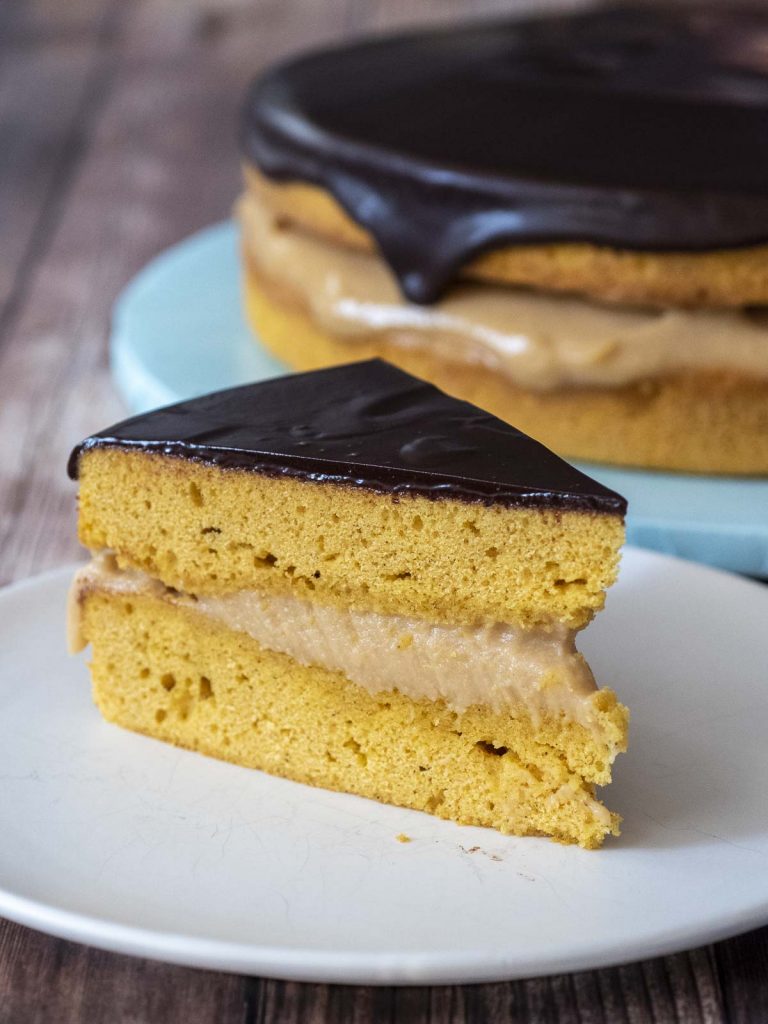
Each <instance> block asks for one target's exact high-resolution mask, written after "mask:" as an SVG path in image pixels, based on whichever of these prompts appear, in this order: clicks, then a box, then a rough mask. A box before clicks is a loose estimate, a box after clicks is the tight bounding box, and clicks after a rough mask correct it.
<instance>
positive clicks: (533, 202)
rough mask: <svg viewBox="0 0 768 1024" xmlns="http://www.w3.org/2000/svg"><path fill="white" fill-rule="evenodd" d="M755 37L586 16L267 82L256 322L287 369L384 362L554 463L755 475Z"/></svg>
mask: <svg viewBox="0 0 768 1024" xmlns="http://www.w3.org/2000/svg"><path fill="white" fill-rule="evenodd" d="M767 28H768V15H766V13H765V12H761V11H760V10H759V9H755V8H752V9H749V10H746V9H744V8H738V9H726V8H725V7H720V8H714V7H711V6H708V5H702V4H698V5H697V4H694V5H686V6H684V7H678V8H672V9H669V8H668V7H667V6H663V7H662V6H660V5H659V6H655V7H654V6H652V7H650V8H649V7H647V6H643V7H642V8H638V9H633V8H631V7H629V8H628V7H620V8H612V9H607V8H601V9H599V10H596V11H590V12H586V13H585V12H580V13H575V14H566V15H559V16H554V17H552V16H550V17H543V18H536V19H529V20H524V21H520V20H515V21H512V20H506V21H500V22H491V23H488V24H480V25H477V24H474V25H469V26H467V25H464V26H457V27H455V28H449V29H437V30H434V29H432V30H425V31H422V32H416V33H409V34H407V35H401V36H391V37H379V38H377V39H373V40H370V41H362V42H355V43H353V44H350V45H347V46H344V47H338V48H335V49H331V50H326V51H317V52H314V53H311V54H308V55H306V56H301V57H298V58H294V59H293V60H291V61H289V62H287V63H285V64H282V65H280V66H278V67H277V68H275V69H273V70H272V71H269V72H267V73H266V74H265V75H262V76H261V77H260V78H259V79H258V80H257V81H256V82H255V83H254V85H253V87H252V89H251V90H250V92H249V95H248V99H247V101H246V104H245V107H244V113H243V122H242V140H243V152H244V157H245V181H246V189H245V192H244V195H243V198H242V200H241V202H240V204H239V216H240V220H241V223H242V227H243V260H244V276H245V296H246V309H247V313H248V317H249V320H250V321H251V323H252V324H253V326H254V327H255V329H256V331H257V333H258V334H259V336H260V337H261V339H262V340H263V341H264V343H265V344H266V345H267V346H268V347H269V348H271V349H272V350H273V351H274V352H275V353H276V354H277V355H278V356H279V357H280V358H282V359H283V360H284V361H286V362H288V363H289V364H290V365H291V366H294V367H297V368H301V369H304V368H311V367H315V366H322V365H329V364H332V363H335V362H339V361H347V360H349V359H353V358H360V359H365V358H369V357H370V356H372V355H376V356H382V357H385V358H386V359H388V360H390V361H392V362H394V363H396V364H398V365H400V366H402V367H403V368H405V369H407V370H409V371H412V372H417V373H421V374H424V375H426V376H427V377H428V378H429V379H430V380H432V381H434V382H435V383H437V384H439V385H440V386H441V387H444V388H446V389H447V390H449V391H450V392H452V393H454V394H456V395H458V396H460V397H464V398H468V399H470V400H472V401H475V402H478V404H480V405H481V406H483V407H485V408H488V409H489V410H491V411H493V412H494V413H495V414H496V415H498V416H501V417H503V418H506V419H508V420H510V419H512V418H514V422H515V423H516V425H517V426H519V427H521V428H522V429H524V430H526V431H527V432H529V433H532V434H533V435H534V436H536V437H538V438H539V439H541V440H542V441H544V442H545V443H547V444H549V445H551V446H553V447H554V448H556V449H557V450H558V451H560V452H562V453H564V454H567V455H572V456H577V457H582V458H592V459H597V460H601V461H606V462H615V463H624V464H627V465H641V466H655V467H660V468H668V469H682V470H689V471H695V472H713V473H742V474H764V473H765V472H768V319H767V318H766V315H765V312H764V307H765V306H766V303H768V271H767V270H766V266H768V263H767V262H766V259H765V254H766V251H767V246H768V189H767V188H766V185H765V182H766V180H768V178H767V177H766V172H767V171H768V145H767V144H766V142H765V139H766V138H767V137H768V133H767V132H766V127H768V73H767V72H766V71H765V67H764V61H763V60H762V57H761V55H760V53H759V52H758V48H757V47H756V44H755V39H757V38H758V37H760V34H761V33H764V32H765V31H766V29H767ZM352 83H354V87H353V85H352ZM447 118H449V119H450V131H447V130H446V127H445V126H446V119H447ZM502 124H503V130H502V129H501V127H500V126H501V125H502ZM289 256H290V258H289ZM297 261H298V262H297ZM305 265H308V266H315V267H317V268H320V267H322V268H324V269H323V270H322V271H321V270H320V269H317V270H316V271H315V272H313V273H310V274H308V275H307V276H306V277H305V278H304V279H303V283H302V281H299V283H298V284H297V280H296V274H295V273H292V268H295V267H297V266H302V267H303V266H305ZM590 325H591V326H592V327H593V328H594V329H593V330H592V329H590ZM593 334H596V335H597V336H598V338H599V339H600V342H599V343H595V341H594V340H591V336H592V335H593Z"/></svg>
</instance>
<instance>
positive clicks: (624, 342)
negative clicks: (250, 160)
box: [238, 192, 768, 391]
mask: <svg viewBox="0 0 768 1024" xmlns="http://www.w3.org/2000/svg"><path fill="white" fill-rule="evenodd" d="M238 215H239V219H240V222H241V224H242V229H243V240H244V247H245V251H246V255H247V259H248V262H249V263H250V264H251V266H252V267H253V268H254V269H255V271H256V272H257V273H258V274H259V275H260V276H261V277H262V278H263V279H264V280H265V281H266V282H267V283H268V284H269V283H271V284H272V285H273V286H274V287H276V288H278V289H280V292H281V294H283V295H288V296H291V297H293V298H294V300H295V301H296V303H297V304H299V305H300V306H301V308H302V309H304V310H305V311H306V312H308V313H309V315H310V317H311V319H312V322H313V323H314V324H315V325H316V326H317V327H318V328H319V329H320V330H322V331H324V332H325V333H327V334H330V335H332V336H333V337H334V339H335V340H337V341H344V342H349V344H350V345H354V343H355V341H362V340H370V339H371V338H376V339H380V340H382V341H385V342H386V343H388V344H391V345H394V346H399V347H404V348H428V349H429V351H430V352H432V353H434V354H435V355H436V356H437V357H438V358H442V359H445V360H448V361H453V362H458V363H464V364H471V365H482V366H485V367H487V368H489V369H491V370H494V371H496V372H500V373H503V374H505V375H506V376H507V377H508V378H509V379H510V380H511V381H512V382H513V383H515V384H518V385H520V386H522V387H525V388H529V389H531V390H540V391H547V390H554V389H557V388H564V387H569V386H570V387H619V386H621V385H625V384H630V383H633V382H635V381H638V380H642V379H644V378H648V377H657V376H661V375H664V374H669V373H674V372H679V371H686V370H688V371H690V370H699V371H704V370H708V371H713V370H714V371H717V370H727V371H736V372H739V373H743V374H746V375H749V376H753V377H758V378H766V377H768V315H767V314H765V313H757V312H749V311H744V310H711V309H709V310H707V309H702V310H696V309H691V310H685V309H661V310H658V309H656V310H654V309H646V308H629V307H617V306H612V305H611V306H609V305H601V304H599V303H597V302H592V301H589V300H588V299H583V298H579V297H577V296H570V295H555V294H551V293H546V292H537V291H534V290H530V289H525V288H518V287H514V286H512V285H493V284H473V283H462V284H460V285H457V286H456V287H454V288H452V289H451V290H450V291H449V293H448V294H447V295H446V296H445V297H444V298H443V299H441V300H440V301H439V302H436V303H435V304H434V305H431V306H418V305H415V304H413V303H410V302H408V301H406V300H404V299H403V297H402V296H401V294H400V291H399V289H398V287H397V283H396V281H395V278H394V277H393V275H392V274H391V272H390V271H389V269H388V267H387V266H386V264H385V263H384V261H383V260H382V259H380V258H379V257H377V256H374V255H370V254H366V253H361V252H356V251H353V250H351V249H347V248H345V247H343V246H341V245H335V244H333V243H331V242H329V241H327V240H324V239H322V238H319V237H317V236H314V235H311V234H308V233H307V232H304V231H301V230H299V229H297V228H295V227H292V226H290V225H287V224H284V223H281V222H280V220H279V218H278V217H277V215H276V214H274V213H273V212H272V211H270V210H269V209H268V207H267V206H266V205H265V204H264V203H263V202H261V201H260V200H259V199H257V198H256V197H255V196H254V195H253V194H252V193H250V192H248V193H246V194H245V195H244V196H243V197H242V199H241V200H240V202H239V204H238Z"/></svg>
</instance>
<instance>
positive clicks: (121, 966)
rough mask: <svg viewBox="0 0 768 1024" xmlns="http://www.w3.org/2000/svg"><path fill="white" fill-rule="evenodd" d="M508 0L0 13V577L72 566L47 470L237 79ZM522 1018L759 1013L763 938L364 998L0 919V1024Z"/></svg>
mask: <svg viewBox="0 0 768 1024" xmlns="http://www.w3.org/2000/svg"><path fill="white" fill-rule="evenodd" d="M512 2H514V0H512ZM509 7H510V2H509V0H495V2H494V0H481V2H476V3H461V0H68V2H67V3H57V2H56V0H28V2H26V3H25V2H24V0H2V3H0V56H1V57H2V61H1V62H0V224H2V247H1V248H0V583H7V582H10V581H11V580H13V579H18V578H21V577H25V576H28V575H30V574H32V573H37V572H40V571H41V570H44V569H47V568H50V567H52V566H56V565H60V564H62V563H66V562H71V561H73V560H74V559H76V558H78V557H80V553H79V551H78V545H77V542H76V539H75V514H74V487H73V485H72V484H71V483H70V482H69V481H68V480H67V478H66V475H65V472H64V465H65V460H66V456H67V453H68V451H69V449H70V448H71V446H72V445H73V444H74V443H75V442H76V441H77V440H79V439H80V438H81V437H83V436H85V435H86V434H88V433H90V432H91V431H93V430H95V429H97V428H101V427H103V426H104V425H105V424H107V423H109V422H111V421H113V420H115V419H117V418H118V417H119V416H120V415H121V414H122V411H123V410H122V409H121V408H120V405H119V402H118V400H117V398H116V396H115V395H114V393H113V391H112V389H111V386H110V381H109V373H108V367H107V334H108V330H109V313H110V307H111V305H112V302H113V299H114V297H115V295H116V294H117V293H118V291H119V290H120V288H121V287H122V286H123V285H124V284H125V282H126V281H127V280H128V278H129V277H130V276H131V275H132V274H133V273H134V272H135V271H137V270H138V269H139V267H141V265H142V264H143V263H144V262H145V261H146V260H147V259H148V258H149V257H151V256H152V255H153V254H155V253H156V252H158V251H159V250H160V249H162V248H163V247H164V246H166V245H168V244H170V243H171V242H175V241H177V240H178V239H179V238H181V237H183V236H184V235H186V234H188V233H189V232H191V231H193V230H195V229H196V228H199V227H201V226H203V225H205V224H208V223H210V222H212V221H215V220H219V219H221V218H222V217H226V216H227V214H228V211H229V209H230V205H231V203H232V200H233V198H234V197H235V195H236V193H237V190H238V169H237V147H236V140H235V122H236V112H237V108H238V103H239V100H240V97H241V95H242V92H243V89H244V86H245V84H246V82H247V80H248V78H249V77H250V75H251V74H252V73H253V72H254V71H255V70H256V69H257V68H259V67H260V66H261V65H263V64H264V63H266V62H267V61H269V60H272V59H274V57H275V56H277V55H279V54H283V53H288V52H290V51H293V50H296V49H299V48H301V47H303V46H305V45H307V44H308V43H310V42H313V43H318V42H323V41H326V40H330V39H334V38H338V37H339V36H342V35H346V34H349V33H356V32H360V31H363V30H366V29H368V28H370V27H375V28H380V27H386V26H391V25H395V24H406V23H412V22H416V21H426V20H436V19H446V18H451V17H454V16H455V15H456V14H457V13H459V12H461V13H463V14H467V13H484V12H487V11H491V10H494V9H495V10H502V9H509ZM0 842H2V836H0ZM523 1020H530V1021H541V1022H544V1021H558V1022H576V1021H579V1022H581V1021H583V1022H594V1024H598V1022H609V1024H613V1022H623V1021H627V1022H630V1021H631V1022H643V1021H664V1022H666V1021H685V1022H689V1021H690V1022H693V1021H697V1022H698V1021H707V1022H714V1021H733V1022H768V929H762V930H761V931H758V932H753V933H752V934H749V935H745V936H742V937H740V938H737V939H732V940H731V941H729V942H722V943H719V944H718V945H716V946H711V947H708V948H705V949H699V950H695V951H693V952H689V953H681V954H679V955H677V956H670V957H665V958H663V959H660V960H654V961H649V962H647V963H642V964H634V965H631V966H627V967H620V968H615V969H612V970H603V971H591V972H587V973H584V974H578V975H570V976H563V977H553V978H547V979H541V980H535V981H523V982H512V983H506V984H498V985H478V986H467V987H453V988H451V987H446V988H434V989H429V988H411V989H392V988H383V989H370V988H355V987H349V988H347V987H342V986H331V987H327V986H322V985H298V984H284V983H281V982H275V981H262V980H259V979H254V978H240V977H236V976H232V975H226V974H214V973H208V972H204V971H192V970H186V969H182V968H177V967H170V966H166V965H163V964H157V963H152V962H149V961H143V960H136V959H131V958H128V957H123V956H116V955H112V954H108V953H102V952H99V951H97V950H93V949H89V948H86V947H83V946H78V945H76V944H74V943H70V942H64V941H59V940H57V939H52V938H48V937H47V936H44V935H41V934H38V933H36V932H33V931H30V930H28V929H25V928H22V927H19V926H17V925H14V924H10V923H9V922H4V921H0V1024H20V1022H28V1021H29V1022H35V1021H41V1022H42V1021H45V1022H48V1021H51V1022H54V1021H55V1022H75V1021H77V1022H80V1021H82V1022H87V1024H100V1022H105V1024H106V1022H109V1024H117V1022H121V1021H131V1022H136V1024H140V1022H145V1021H163V1022H164V1024H176V1022H180V1024H181V1022H183V1024H198V1022H203V1021H206V1022H207V1021H211V1022H214V1021H215V1022H216V1024H229V1022H235V1021H238V1022H256V1021H270V1022H294V1021H295V1022H302V1024H309V1022H321V1021H322V1022H325V1021H329V1022H337V1021H354V1022H359V1024H363V1022H367V1021H397V1022H400V1021H408V1022H426V1021H430V1022H446V1024H447V1022H451V1024H463V1022H470V1021H471V1022H478V1024H479V1022H501V1021H523Z"/></svg>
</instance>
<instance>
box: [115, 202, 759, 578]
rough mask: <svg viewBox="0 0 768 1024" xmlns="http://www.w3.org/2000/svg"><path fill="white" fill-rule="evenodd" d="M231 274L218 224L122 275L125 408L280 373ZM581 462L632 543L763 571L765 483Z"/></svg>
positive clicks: (118, 327)
mask: <svg viewBox="0 0 768 1024" xmlns="http://www.w3.org/2000/svg"><path fill="white" fill-rule="evenodd" d="M239 277H240V275H239V267H238V257H237V238H236V232H235V228H234V225H233V224H231V223H229V222H227V223H224V224H219V225H216V226H215V227H212V228H208V229H207V230H205V231H200V232H199V233H198V234H195V235H192V237H191V238H188V239H187V240H186V241H184V242H181V243H180V244H179V245H176V246H174V247H173V248H171V249H168V250H167V251H166V252H165V253H163V254H162V255H161V256H159V257H157V258H156V259H154V260H153V261H152V262H151V263H149V264H148V265H147V266H146V267H145V268H144V269H143V270H142V271H141V272H140V273H139V274H138V275H137V276H136V277H135V278H134V279H133V281H131V283H130V284H129V285H128V287H127V288H126V289H125V290H124V292H123V293H122V295H121V296H120V298H119V300H118V302H117V304H116V306H115V312H114V320H113V327H112V343H111V350H112V372H113V376H114V381H115V385H116V387H117V389H118V391H119V392H120V394H121V395H122V397H123V399H124V400H125V402H126V403H127V405H128V407H129V409H130V410H131V411H132V412H134V413H138V412H144V411H145V410H147V409H151V408H154V407H156V406H159V405H168V404H170V403H172V402H178V401H181V400H182V399H185V398H192V397H193V396H195V395H200V394H204V393H205V392H207V391H215V390H217V389H218V388H225V387H232V386H233V385H236V384H244V383H247V382H248V381H254V380H264V379H266V378H267V377H276V376H279V375H280V374H284V373H286V372H288V371H287V370H286V367H285V366H283V365H282V364H281V363H279V362H278V361H277V360H276V359H273V358H272V357H271V356H270V355H268V353H267V352H266V351H264V349H262V348H261V347H260V346H259V345H258V344H255V343H254V339H253V336H252V334H251V332H250V331H249V329H248V327H247V326H246V324H245V322H244V320H243V316H242V313H241V308H240V294H239ZM582 468H583V469H584V470H585V471H586V472H588V473H589V474H590V475H591V476H593V477H595V478H596V479H598V480H601V481H602V482H603V483H604V484H606V485H607V486H608V487H611V488H613V489H614V490H616V491H618V492H619V493H620V494H623V495H624V496H625V497H626V498H627V499H628V500H629V516H628V520H627V528H628V539H629V541H630V542H631V543H633V544H637V545H639V546H641V547H646V548H654V549H655V550H656V551H663V552H666V553H668V554H673V555H679V556H681V557H683V558H689V559H693V560H695V561H699V562H706V563H708V564H709V565H714V566H718V567H719V568H722V569H731V570H733V571H735V572H742V573H748V574H750V575H753V576H768V480H749V479H739V478H736V477H699V476H685V475H683V474H677V473H651V472H642V471H639V470H628V469H615V468H612V467H606V466H597V465H584V466H582Z"/></svg>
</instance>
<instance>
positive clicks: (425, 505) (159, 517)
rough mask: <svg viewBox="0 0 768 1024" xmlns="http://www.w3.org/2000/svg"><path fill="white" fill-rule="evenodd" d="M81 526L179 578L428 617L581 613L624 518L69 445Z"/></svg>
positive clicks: (574, 620) (608, 569)
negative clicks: (383, 490) (392, 491)
mask: <svg viewBox="0 0 768 1024" xmlns="http://www.w3.org/2000/svg"><path fill="white" fill-rule="evenodd" d="M79 476H80V539H81V541H82V543H83V544H84V545H86V546H87V547H89V548H91V549H93V550H98V549H105V548H106V549H110V550H112V551H114V552H115V553H116V556H117V560H118V563H119V564H120V565H121V566H123V567H125V566H128V567H132V568H138V569H141V570H143V571H144V572H146V573H148V574H149V575H150V576H153V577H156V578H157V579H160V580H162V582H163V583H165V584H166V585H167V586H171V587H175V588H176V589H178V590H183V591H185V592H187V593H193V594H194V593H208V594H210V593H229V592H232V591H237V590H241V589H244V588H250V587H254V586H258V587H259V589H261V590H267V591H270V590H274V591H283V592H288V591H291V592H295V593H297V594H300V595H301V596H303V597H305V598H308V599H312V600H317V601H320V602H322V603H324V604H334V605H339V606H343V607H352V608H356V609H366V610H373V611H377V612H382V613H384V614H400V615H414V616H420V617H423V618H425V619H427V620H429V621H432V622H450V623H458V624H461V623H469V624H472V623H474V622H476V621H498V622H515V623H520V624H522V625H526V626H529V625H535V624H538V623H542V622H544V623H546V622H549V621H554V620H557V621H562V622H564V623H567V624H568V625H569V626H572V627H574V628H578V627H581V626H583V625H585V624H586V623H587V622H588V621H589V620H590V618H591V617H592V615H593V614H594V613H595V612H596V611H597V610H599V609H600V608H601V607H602V606H603V603H604V590H605V588H606V587H608V586H610V585H611V583H613V581H614V578H615V575H616V571H617V566H618V558H619V555H618V552H619V547H620V546H621V543H622V541H623V535H624V527H623V521H622V519H621V517H620V516H618V515H598V514H594V513H590V512H586V511H564V510H562V509H531V508H512V509H510V508H504V507H501V506H499V505H483V504H480V503H474V504H473V503H468V502H462V501H455V500H451V499H439V500H434V499H430V498H425V497H420V496H415V495H405V496H398V495H389V496H388V495H382V494H377V493H375V492H373V491H370V490H366V489H365V488H360V487H352V486H347V485H336V484H328V483H318V482H302V481H299V480H296V479H291V478H285V477H273V476H267V475H265V474H263V473H255V472H247V471H241V470H233V469H230V470H221V469H219V468H217V467H213V466H209V465H205V464H203V463H198V462H194V461H191V460H187V459H180V458H175V457H168V456H163V455H159V454H155V453H152V452H140V451H131V450H129V449H121V448H111V447H102V448H93V449H91V450H89V451H86V452H84V453H83V455H82V456H81V458H80V469H79Z"/></svg>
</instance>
